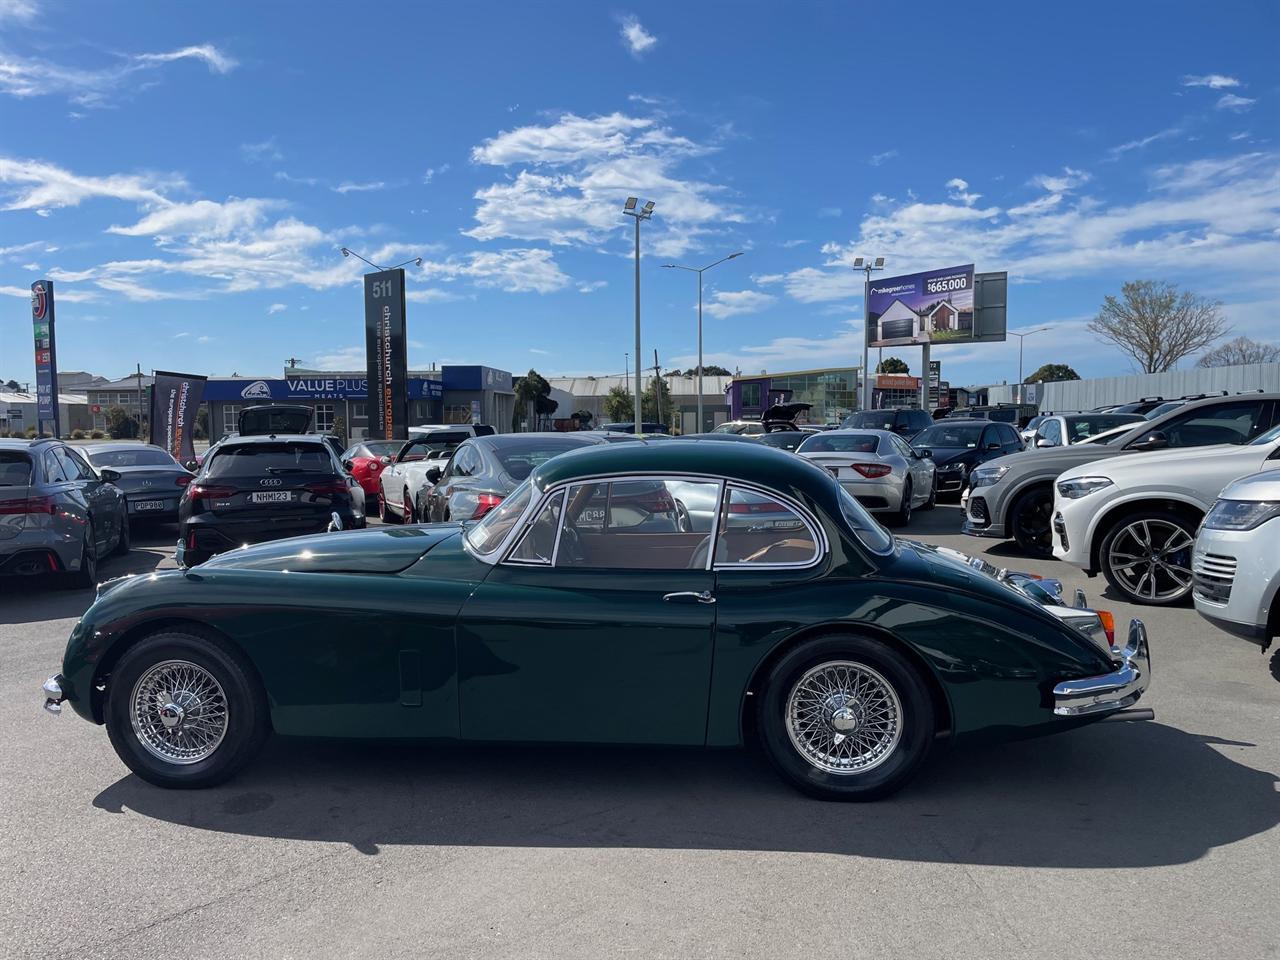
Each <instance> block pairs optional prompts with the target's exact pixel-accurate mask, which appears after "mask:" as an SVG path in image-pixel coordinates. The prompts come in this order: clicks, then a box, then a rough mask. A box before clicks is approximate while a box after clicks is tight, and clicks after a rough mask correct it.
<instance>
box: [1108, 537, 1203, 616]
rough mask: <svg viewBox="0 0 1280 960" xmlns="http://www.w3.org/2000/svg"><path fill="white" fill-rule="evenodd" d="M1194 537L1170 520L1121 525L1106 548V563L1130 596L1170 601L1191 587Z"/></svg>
mask: <svg viewBox="0 0 1280 960" xmlns="http://www.w3.org/2000/svg"><path fill="white" fill-rule="evenodd" d="M1194 542H1195V541H1194V540H1193V538H1192V536H1191V534H1189V533H1188V532H1187V531H1186V530H1184V529H1183V528H1182V527H1181V526H1179V525H1178V524H1176V523H1174V522H1173V521H1171V520H1160V519H1142V520H1137V521H1134V522H1133V523H1130V524H1129V525H1128V526H1125V527H1123V528H1122V529H1121V530H1120V532H1119V533H1117V534H1116V535H1115V536H1114V537H1113V538H1112V539H1111V544H1110V546H1109V548H1108V549H1107V565H1108V566H1109V567H1110V568H1111V572H1112V573H1113V574H1114V575H1115V577H1116V579H1117V580H1119V582H1120V584H1121V585H1122V586H1123V587H1124V589H1125V590H1126V591H1128V592H1129V594H1130V595H1132V596H1134V597H1137V598H1139V599H1142V600H1150V601H1169V600H1175V599H1177V598H1179V597H1181V596H1183V595H1184V594H1185V593H1186V592H1187V591H1188V590H1190V589H1191V550H1192V547H1193V545H1194Z"/></svg>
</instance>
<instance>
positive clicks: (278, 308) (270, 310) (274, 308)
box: [267, 303, 289, 316]
mask: <svg viewBox="0 0 1280 960" xmlns="http://www.w3.org/2000/svg"><path fill="white" fill-rule="evenodd" d="M288 309H289V308H288V307H287V306H285V305H284V304H283V303H273V304H272V305H271V306H269V307H267V316H271V315H272V314H275V313H283V312H284V311H285V310H288Z"/></svg>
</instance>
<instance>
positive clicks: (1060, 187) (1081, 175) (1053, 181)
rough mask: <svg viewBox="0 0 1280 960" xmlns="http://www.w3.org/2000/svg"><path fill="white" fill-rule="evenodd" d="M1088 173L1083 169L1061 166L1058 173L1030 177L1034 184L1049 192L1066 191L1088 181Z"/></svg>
mask: <svg viewBox="0 0 1280 960" xmlns="http://www.w3.org/2000/svg"><path fill="white" fill-rule="evenodd" d="M1089 179H1090V178H1089V174H1087V173H1086V172H1085V171H1083V170H1073V169H1072V168H1071V167H1063V168H1062V173H1060V174H1047V173H1041V174H1037V175H1036V176H1034V177H1032V178H1031V183H1032V184H1033V185H1034V186H1037V187H1042V188H1043V189H1045V190H1047V191H1048V192H1049V193H1066V192H1067V191H1068V190H1074V189H1075V188H1076V187H1078V186H1080V185H1081V184H1084V183H1087V182H1088V181H1089Z"/></svg>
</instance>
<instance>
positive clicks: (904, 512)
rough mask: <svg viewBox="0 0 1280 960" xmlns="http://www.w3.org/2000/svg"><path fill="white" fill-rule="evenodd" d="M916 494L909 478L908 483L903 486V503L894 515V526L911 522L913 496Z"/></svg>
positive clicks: (902, 525)
mask: <svg viewBox="0 0 1280 960" xmlns="http://www.w3.org/2000/svg"><path fill="white" fill-rule="evenodd" d="M912 496H914V493H913V492H912V488H911V479H910V478H909V477H908V478H907V485H906V486H905V487H903V488H902V505H901V506H899V507H898V512H897V513H895V514H894V515H893V523H894V526H897V527H905V526H906V525H907V524H909V523H910V522H911V498H912Z"/></svg>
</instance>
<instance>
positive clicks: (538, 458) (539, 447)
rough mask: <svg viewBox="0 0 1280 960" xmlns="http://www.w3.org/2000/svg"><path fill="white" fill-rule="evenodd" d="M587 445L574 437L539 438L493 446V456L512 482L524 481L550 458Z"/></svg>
mask: <svg viewBox="0 0 1280 960" xmlns="http://www.w3.org/2000/svg"><path fill="white" fill-rule="evenodd" d="M586 445H587V444H586V443H585V442H584V441H582V440H578V439H576V438H574V437H540V438H538V439H530V440H508V441H507V442H505V443H502V444H494V451H493V452H494V455H495V456H496V457H497V458H498V462H499V463H500V464H502V469H503V471H505V472H506V474H507V476H509V477H511V479H513V480H524V479H526V478H527V477H528V476H529V474H531V473H533V471H534V470H535V469H536V468H538V467H540V466H542V464H544V463H546V462H547V461H548V460H550V459H551V458H552V457H556V456H559V455H560V454H562V453H564V452H565V451H566V450H573V449H575V448H577V447H582V446H586Z"/></svg>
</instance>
